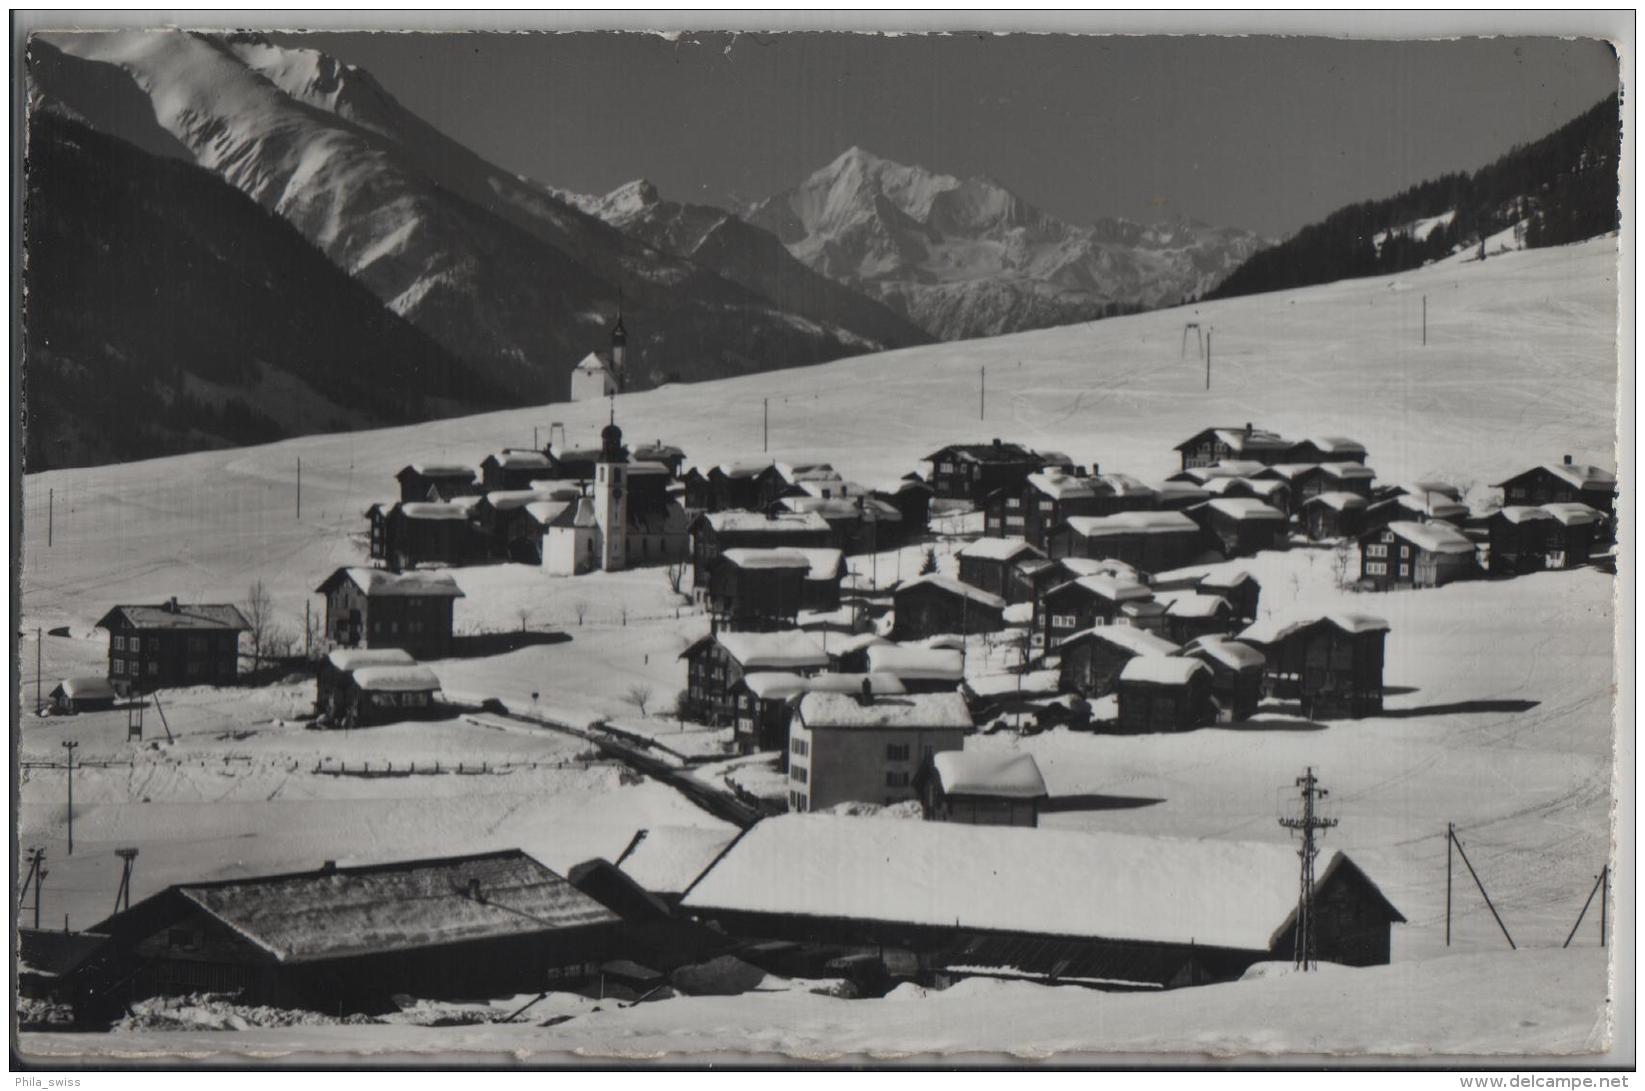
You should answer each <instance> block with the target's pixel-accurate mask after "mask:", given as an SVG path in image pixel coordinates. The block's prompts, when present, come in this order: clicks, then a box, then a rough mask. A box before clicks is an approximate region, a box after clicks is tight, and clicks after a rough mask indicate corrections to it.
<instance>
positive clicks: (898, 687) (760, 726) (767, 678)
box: [732, 671, 908, 770]
mask: <svg viewBox="0 0 1645 1091" xmlns="http://www.w3.org/2000/svg"><path fill="white" fill-rule="evenodd" d="M864 682H867V683H868V684H869V686H871V687H872V688H873V691H874V692H875V693H880V694H896V693H907V692H908V690H907V688H906V687H904V686H903V684H902V681H901V680H900V679H898V678H897V677H896V676H895V675H891V674H870V673H867V672H860V671H858V672H849V673H834V672H828V673H824V674H812V675H801V674H795V673H794V672H792V671H755V672H753V673H751V674H745V675H743V676H742V678H741V679H739V680H738V682H737V684H736V685H735V686H733V687H732V691H733V697H734V701H735V704H736V710H737V720H736V731H735V733H734V739H735V742H736V746H737V750H738V751H739V752H740V753H744V754H751V753H754V752H756V751H763V750H777V751H780V752H781V753H782V754H783V761H782V768H783V769H785V770H786V769H787V768H788V727H789V724H790V723H791V722H792V721H793V718H794V708H795V706H796V705H797V704H798V703H799V699H800V698H801V697H803V696H805V695H806V694H807V693H859V692H861V690H862V686H863V683H864Z"/></svg>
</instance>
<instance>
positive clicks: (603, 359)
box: [574, 349, 612, 372]
mask: <svg viewBox="0 0 1645 1091" xmlns="http://www.w3.org/2000/svg"><path fill="white" fill-rule="evenodd" d="M611 367H612V362H611V354H610V353H609V352H606V351H604V350H600V349H597V350H595V351H594V352H591V353H589V354H588V355H587V356H584V357H583V358H582V359H581V360H579V361H577V366H576V368H575V369H574V370H577V371H586V372H593V371H609V370H611Z"/></svg>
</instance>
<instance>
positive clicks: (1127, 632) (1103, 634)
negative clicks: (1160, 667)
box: [1057, 625, 1182, 655]
mask: <svg viewBox="0 0 1645 1091" xmlns="http://www.w3.org/2000/svg"><path fill="white" fill-rule="evenodd" d="M1087 641H1096V642H1098V643H1100V644H1108V645H1111V646H1113V647H1115V648H1120V649H1122V650H1124V651H1128V652H1130V653H1131V654H1132V655H1175V654H1177V652H1179V651H1181V650H1182V649H1181V648H1179V647H1178V646H1177V645H1175V644H1173V643H1171V641H1169V640H1166V639H1165V638H1164V637H1162V636H1157V635H1155V634H1154V633H1151V632H1149V631H1148V630H1147V629H1139V628H1137V627H1136V626H1135V625H1096V626H1093V627H1092V628H1089V629H1081V630H1080V631H1079V632H1077V633H1075V634H1074V635H1073V636H1070V637H1068V638H1067V639H1066V640H1064V641H1062V643H1060V644H1058V645H1057V647H1058V648H1061V649H1066V648H1068V647H1069V646H1071V645H1074V644H1083V643H1086V642H1087Z"/></svg>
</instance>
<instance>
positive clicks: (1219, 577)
mask: <svg viewBox="0 0 1645 1091" xmlns="http://www.w3.org/2000/svg"><path fill="white" fill-rule="evenodd" d="M1256 582H1257V578H1256V577H1255V576H1253V575H1251V573H1250V572H1248V571H1246V570H1245V569H1243V568H1235V569H1232V570H1225V571H1222V572H1207V573H1206V574H1205V575H1203V576H1201V577H1200V578H1199V583H1198V586H1199V587H1200V588H1201V589H1204V588H1210V589H1212V590H1216V591H1232V590H1233V589H1234V588H1236V587H1240V586H1243V585H1244V584H1247V583H1256ZM1258 586H1259V587H1260V586H1261V585H1260V584H1259V585H1258Z"/></svg>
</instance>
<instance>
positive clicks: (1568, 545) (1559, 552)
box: [1542, 503, 1605, 568]
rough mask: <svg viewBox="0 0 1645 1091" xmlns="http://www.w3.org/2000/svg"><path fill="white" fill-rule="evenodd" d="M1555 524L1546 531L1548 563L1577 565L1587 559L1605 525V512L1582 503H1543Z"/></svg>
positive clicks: (1572, 566)
mask: <svg viewBox="0 0 1645 1091" xmlns="http://www.w3.org/2000/svg"><path fill="white" fill-rule="evenodd" d="M1542 510H1543V511H1545V512H1547V513H1548V514H1549V515H1551V516H1553V518H1554V522H1555V523H1557V524H1559V525H1558V526H1557V527H1550V528H1549V534H1548V554H1547V556H1548V567H1549V568H1577V567H1580V566H1581V565H1585V564H1587V563H1588V558H1589V557H1590V556H1591V555H1592V553H1593V548H1594V545H1595V543H1596V542H1597V541H1598V539H1599V537H1600V535H1601V532H1602V531H1603V529H1604V526H1605V515H1604V513H1603V512H1600V511H1596V510H1595V509H1593V508H1590V507H1589V506H1588V505H1586V504H1574V503H1573V504H1557V503H1556V504H1544V505H1542Z"/></svg>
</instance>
